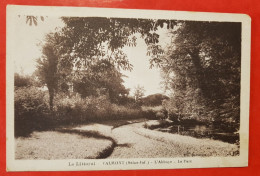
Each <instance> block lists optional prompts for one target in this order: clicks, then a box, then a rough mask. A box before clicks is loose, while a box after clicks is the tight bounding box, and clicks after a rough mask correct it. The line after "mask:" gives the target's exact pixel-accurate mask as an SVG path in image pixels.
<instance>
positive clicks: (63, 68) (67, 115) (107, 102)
mask: <svg viewBox="0 0 260 176" xmlns="http://www.w3.org/2000/svg"><path fill="white" fill-rule="evenodd" d="M61 19H62V21H63V22H64V23H65V26H64V27H62V28H61V29H60V30H58V31H56V32H53V33H49V34H47V35H46V37H45V41H44V42H43V43H42V45H41V48H42V57H40V58H38V59H37V69H36V71H35V72H34V73H33V74H32V75H30V76H28V75H21V74H18V73H16V74H15V130H16V131H15V132H16V135H26V134H28V133H30V132H31V131H32V130H43V129H46V128H52V127H54V126H57V125H63V124H77V123H87V122H90V121H100V120H109V119H131V118H148V119H161V120H162V119H168V120H171V121H173V122H174V123H182V122H184V121H189V120H190V121H192V122H194V121H195V122H198V123H206V124H213V125H216V126H221V127H222V126H223V128H224V127H225V129H226V130H227V131H233V132H235V131H238V130H239V124H240V72H241V23H228V22H198V21H196V22H195V21H176V20H167V19H165V20H153V19H123V18H100V17H99V18H96V17H95V18H94V17H87V18H80V17H62V18H61ZM163 27H166V28H167V29H168V32H169V34H170V37H171V43H170V44H169V45H168V47H166V48H162V47H161V46H160V45H159V37H160V35H159V34H158V32H157V31H158V29H159V28H163ZM39 30H40V29H39ZM137 33H139V34H141V37H142V39H143V40H144V41H145V43H146V45H147V55H148V56H149V57H150V67H151V68H153V67H159V68H160V69H161V74H162V80H163V86H164V88H165V90H167V91H168V92H170V94H169V95H167V96H166V95H162V94H155V95H149V96H147V97H144V91H145V90H144V89H143V88H142V87H140V86H139V87H136V89H135V91H134V92H135V93H134V96H130V95H129V91H130V90H129V89H127V88H126V87H125V86H124V85H123V79H122V78H123V76H124V75H123V74H122V73H121V71H122V70H130V71H131V70H132V69H133V66H132V65H131V63H130V61H129V59H130V58H127V55H126V54H125V53H124V50H123V48H124V46H131V47H136V35H135V34H137ZM140 59H142V58H140ZM151 81H152V79H151ZM144 106H146V107H156V106H161V108H157V109H156V110H155V109H153V108H146V109H145V108H143V107H144Z"/></svg>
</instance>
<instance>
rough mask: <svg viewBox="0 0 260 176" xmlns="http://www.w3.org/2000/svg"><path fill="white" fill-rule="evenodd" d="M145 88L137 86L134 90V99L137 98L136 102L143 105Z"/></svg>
mask: <svg viewBox="0 0 260 176" xmlns="http://www.w3.org/2000/svg"><path fill="white" fill-rule="evenodd" d="M144 92H145V90H144V87H142V86H140V85H137V86H136V87H135V89H134V97H135V102H137V103H141V100H142V98H143V96H144Z"/></svg>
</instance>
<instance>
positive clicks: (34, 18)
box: [32, 17, 37, 26]
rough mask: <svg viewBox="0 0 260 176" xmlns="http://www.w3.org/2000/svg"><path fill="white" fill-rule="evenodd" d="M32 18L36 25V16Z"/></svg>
mask: <svg viewBox="0 0 260 176" xmlns="http://www.w3.org/2000/svg"><path fill="white" fill-rule="evenodd" d="M32 19H33V23H34V25H35V26H37V18H36V17H32Z"/></svg>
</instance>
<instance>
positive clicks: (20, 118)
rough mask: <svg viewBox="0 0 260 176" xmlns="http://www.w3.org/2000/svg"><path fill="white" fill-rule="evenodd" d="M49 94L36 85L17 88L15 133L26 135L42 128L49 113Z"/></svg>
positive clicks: (15, 97)
mask: <svg viewBox="0 0 260 176" xmlns="http://www.w3.org/2000/svg"><path fill="white" fill-rule="evenodd" d="M47 98H48V96H47V95H46V93H44V92H43V91H40V90H39V89H38V88H36V87H23V88H19V89H17V90H15V96H14V100H15V104H14V107H15V134H16V135H19V134H21V135H26V134H27V133H30V131H31V130H33V129H36V128H38V129H39V128H42V127H43V126H42V125H44V124H43V122H44V121H45V118H46V117H47V116H48V115H49V113H50V112H49V107H48V103H47Z"/></svg>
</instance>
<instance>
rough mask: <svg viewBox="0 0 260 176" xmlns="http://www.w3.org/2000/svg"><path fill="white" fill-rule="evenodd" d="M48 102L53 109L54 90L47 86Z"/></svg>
mask: <svg viewBox="0 0 260 176" xmlns="http://www.w3.org/2000/svg"><path fill="white" fill-rule="evenodd" d="M49 98H50V99H49V104H50V110H51V111H53V98H54V90H53V89H50V88H49Z"/></svg>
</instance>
